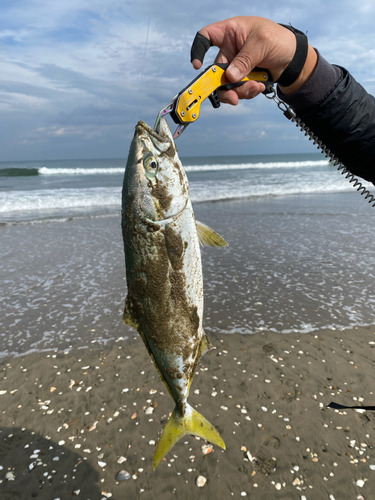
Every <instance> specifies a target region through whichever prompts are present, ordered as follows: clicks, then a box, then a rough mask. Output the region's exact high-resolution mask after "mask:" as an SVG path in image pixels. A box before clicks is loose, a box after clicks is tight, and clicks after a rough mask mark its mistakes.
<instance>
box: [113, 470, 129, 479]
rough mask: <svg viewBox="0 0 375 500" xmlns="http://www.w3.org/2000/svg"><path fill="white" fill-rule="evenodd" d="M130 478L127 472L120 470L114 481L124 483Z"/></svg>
mask: <svg viewBox="0 0 375 500" xmlns="http://www.w3.org/2000/svg"><path fill="white" fill-rule="evenodd" d="M131 477H132V476H131V474H129V472H127V471H126V470H120V471H119V472H118V473H117V474H116V478H115V479H116V480H117V481H126V480H127V479H130V478H131Z"/></svg>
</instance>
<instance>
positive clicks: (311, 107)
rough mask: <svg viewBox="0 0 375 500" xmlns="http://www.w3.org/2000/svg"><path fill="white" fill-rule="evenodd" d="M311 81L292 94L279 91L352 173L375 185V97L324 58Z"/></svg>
mask: <svg viewBox="0 0 375 500" xmlns="http://www.w3.org/2000/svg"><path fill="white" fill-rule="evenodd" d="M322 61H323V62H322ZM333 75H336V77H333ZM325 76H326V78H325ZM336 78H337V80H336V82H335V83H334V84H333V85H332V82H333V81H334V80H335V79H336ZM310 80H311V81H310ZM310 80H309V81H308V82H307V88H305V89H304V88H303V87H302V88H301V89H300V90H299V91H297V92H296V93H295V94H292V95H288V96H286V95H284V94H282V92H280V90H278V94H279V97H280V98H281V99H283V100H284V101H285V102H287V104H289V105H290V106H291V107H292V108H293V109H294V110H295V111H296V113H297V115H298V116H299V117H300V118H301V120H302V121H303V122H304V123H305V124H306V125H307V126H308V127H309V128H310V129H311V130H312V131H313V132H314V134H315V135H317V136H318V138H319V139H320V140H321V141H322V142H323V144H325V145H326V146H327V147H328V149H330V151H331V152H332V153H333V154H334V155H335V156H336V157H337V158H338V159H339V160H340V161H341V162H342V163H343V164H344V165H345V166H346V167H347V168H348V169H349V170H350V171H351V172H352V173H353V174H355V175H357V176H359V177H362V178H364V179H366V180H368V181H370V182H372V183H373V184H375V98H374V97H373V96H371V95H370V94H368V93H367V92H366V90H365V89H364V88H363V87H362V86H361V85H360V84H359V83H358V82H357V81H356V80H355V79H354V78H353V76H351V75H350V73H349V72H348V71H347V70H346V69H344V68H340V67H338V66H331V65H329V64H328V63H327V62H326V61H324V59H323V58H321V56H319V60H318V65H317V69H316V70H315V72H314V75H313V76H312V77H311V78H310ZM327 81H329V87H330V88H329V89H327V88H324V85H327ZM324 82H325V83H324ZM305 85H306V84H305ZM331 85H332V86H331ZM317 86H318V87H317ZM322 90H323V91H324V92H325V93H324V95H321V94H322ZM319 94H320V95H319ZM317 97H318V98H317Z"/></svg>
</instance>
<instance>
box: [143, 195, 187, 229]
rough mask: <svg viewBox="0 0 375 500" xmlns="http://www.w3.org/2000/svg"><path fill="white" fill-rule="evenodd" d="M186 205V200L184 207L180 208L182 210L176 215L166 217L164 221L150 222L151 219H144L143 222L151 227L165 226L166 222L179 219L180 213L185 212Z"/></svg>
mask: <svg viewBox="0 0 375 500" xmlns="http://www.w3.org/2000/svg"><path fill="white" fill-rule="evenodd" d="M187 204H188V200H186V201H185V205H184V206H183V207H182V209H181V210H180V211H179V212H177V213H176V214H173V215H169V216H168V217H166V218H165V219H161V220H152V219H147V218H145V219H144V221H145V222H146V223H147V224H151V225H154V224H156V225H158V226H165V224H167V223H168V222H170V221H171V220H173V219H174V220H175V219H178V218H179V217H180V215H181V214H182V212H183V211H184V210H185V208H186V206H187Z"/></svg>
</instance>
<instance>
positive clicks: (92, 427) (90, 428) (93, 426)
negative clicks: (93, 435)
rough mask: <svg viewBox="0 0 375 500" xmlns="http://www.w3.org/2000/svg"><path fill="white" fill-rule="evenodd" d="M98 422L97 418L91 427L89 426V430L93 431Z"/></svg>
mask: <svg viewBox="0 0 375 500" xmlns="http://www.w3.org/2000/svg"><path fill="white" fill-rule="evenodd" d="M98 422H99V420H97V421H96V422H94V423H93V424H92V425H91V427H89V432H91V431H93V430H94V429H96V424H97V423H98Z"/></svg>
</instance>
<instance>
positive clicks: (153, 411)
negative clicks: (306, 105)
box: [0, 160, 375, 500]
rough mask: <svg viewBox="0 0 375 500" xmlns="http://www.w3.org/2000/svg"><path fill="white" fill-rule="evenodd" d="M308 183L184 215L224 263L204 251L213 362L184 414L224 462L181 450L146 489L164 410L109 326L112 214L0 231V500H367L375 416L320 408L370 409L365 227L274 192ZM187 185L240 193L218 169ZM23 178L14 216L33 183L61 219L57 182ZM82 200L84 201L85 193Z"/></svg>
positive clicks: (199, 206)
mask: <svg viewBox="0 0 375 500" xmlns="http://www.w3.org/2000/svg"><path fill="white" fill-rule="evenodd" d="M201 162H203V160H201ZM253 165H254V164H253ZM198 167H199V165H197V168H198ZM43 168H44V167H43ZM113 168H114V167H113ZM204 168H206V167H204ZM236 168H237V167H236ZM241 168H242V167H241ZM251 168H253V167H252V166H251V165H250V167H249V170H251ZM259 168H260V167H258V166H257V167H256V168H255V167H254V170H255V174H254V176H255V177H254V179H255V178H256V175H258V174H257V172H258V170H257V169H259ZM272 168H274V167H272ZM306 168H311V169H313V168H318V166H316V165H315V166H314V165H313V166H312V167H306V165H302V166H301V167H300V166H296V165H295V166H294V167H290V166H288V167H285V169H281V170H282V175H281V174H279V173H278V172H279V170H280V167H275V169H274V170H272V173H271V175H270V176H269V177H268V182H269V191H268V194H267V195H265V196H260V197H251V196H250V197H248V198H241V197H239V198H236V199H227V200H221V199H218V200H214V201H208V202H203V201H202V200H200V201H199V200H198V201H195V202H194V211H195V215H196V218H197V219H198V220H200V221H202V222H204V223H206V224H209V225H210V226H211V227H212V228H213V229H215V230H216V231H218V232H219V233H220V234H221V235H222V236H223V237H225V238H226V240H227V241H228V243H229V246H228V247H227V248H203V249H202V264H203V276H204V294H205V309H204V319H203V325H204V329H205V331H206V333H207V334H208V336H209V338H210V340H211V342H212V344H213V349H212V351H210V352H209V353H207V354H206V355H205V356H204V357H203V358H202V359H201V361H200V362H199V364H198V366H197V370H196V374H195V377H194V380H193V383H192V385H191V390H190V396H189V402H190V403H191V404H192V405H193V406H194V407H196V408H197V409H198V411H199V412H200V413H202V415H203V416H204V417H206V418H207V419H208V420H209V421H210V422H211V423H212V424H213V425H214V426H216V427H217V429H218V430H219V432H220V434H221V435H222V437H223V439H224V441H225V443H226V450H225V451H223V450H221V449H219V448H217V447H215V446H214V447H212V448H211V447H207V446H206V445H207V443H205V442H204V441H203V440H198V439H197V438H195V437H192V436H188V437H186V438H183V439H182V440H181V441H180V442H179V443H178V444H177V445H176V446H175V447H174V448H173V449H172V450H171V452H170V453H169V454H168V455H167V456H166V457H165V458H166V460H164V461H163V462H162V463H161V464H160V466H159V467H158V468H157V469H156V471H153V470H152V458H153V453H154V450H155V446H156V442H157V440H158V436H159V435H160V433H161V431H162V429H163V427H164V425H165V423H166V422H167V420H168V417H169V414H170V413H171V412H172V410H173V407H174V404H173V401H172V399H171V397H170V395H169V394H168V392H167V390H166V388H165V386H164V385H163V383H162V382H161V380H160V378H159V376H158V374H157V372H156V370H155V367H154V366H153V364H152V362H151V360H150V358H149V356H148V353H147V351H146V348H145V347H144V345H143V342H142V340H141V339H140V338H139V336H138V334H137V333H136V332H135V331H134V330H132V329H131V328H129V327H128V326H126V325H124V324H123V323H122V320H121V316H122V311H123V307H124V302H125V296H126V281H125V266H124V253H123V243H122V239H121V229H120V212H119V207H117V206H113V207H112V208H109V207H108V206H102V207H101V208H100V207H99V208H98V207H97V206H96V205H95V206H91V207H89V208H86V209H84V208H78V207H70V208H69V209H67V208H64V207H63V206H62V205H61V206H60V208H58V209H56V208H54V209H53V210H52V209H48V210H47V208H46V207H45V208H43V209H41V210H39V211H38V210H36V209H35V210H34V209H33V210H31V208H30V211H27V210H25V212H24V213H23V212H22V211H21V210H20V211H18V212H17V213H16V212H13V213H10V212H9V213H6V212H4V213H3V214H2V225H1V226H0V238H1V248H2V257H1V260H0V281H1V314H0V373H1V375H0V412H1V413H0V414H1V420H0V431H1V436H0V439H1V443H2V446H1V447H0V498H1V499H2V500H3V499H4V500H8V499H9V500H10V499H14V498H18V499H29V498H41V499H52V500H55V499H60V500H62V499H65V498H70V497H71V496H77V497H78V498H82V499H85V500H93V499H96V498H99V499H103V498H113V499H119V500H120V499H123V498H131V499H133V498H134V499H138V498H140V499H142V498H144V499H156V498H160V497H161V496H163V498H165V499H167V500H168V499H175V498H177V499H187V498H191V496H195V497H197V498H201V499H208V498H225V499H226V498H228V499H230V498H240V497H241V498H242V497H247V498H251V499H256V500H257V499H259V500H263V499H266V498H267V499H268V498H281V499H292V500H294V499H296V500H312V499H316V498H318V499H325V498H326V499H329V500H333V499H336V500H338V499H340V498H344V497H345V498H347V499H351V498H353V499H357V500H360V499H361V498H365V499H370V498H371V497H372V491H373V484H374V479H373V475H374V474H375V470H374V469H375V456H374V454H373V441H374V428H375V426H374V425H373V421H374V413H373V412H372V411H366V412H358V411H355V410H353V409H343V410H339V411H338V410H333V409H331V408H327V405H328V404H329V403H331V401H334V402H335V403H338V404H341V405H348V406H350V405H359V406H361V405H374V404H375V397H374V394H373V390H374V384H373V378H374V376H373V373H374V372H373V370H374V351H373V348H374V345H375V320H374V315H373V310H374V301H375V293H374V292H375V289H374V284H373V283H374V278H375V276H374V264H375V257H374V255H373V251H372V244H373V243H372V242H373V230H372V219H371V217H372V215H373V209H372V208H371V207H370V206H369V205H368V204H367V203H365V202H364V201H363V198H361V196H359V194H358V193H355V192H347V191H343V192H341V191H340V192H323V191H320V192H306V193H304V192H300V193H297V194H290V193H289V194H288V192H285V193H284V194H283V195H278V194H277V193H274V192H273V191H272V189H273V188H272V186H273V183H275V184H277V186H279V182H280V179H281V177H283V176H284V177H285V178H287V176H288V175H289V177H288V179H289V180H288V183H289V184H288V186H289V187H291V186H292V179H293V176H294V177H297V178H298V177H299V176H303V175H304V171H305V169H306ZM319 168H320V167H319ZM322 168H323V167H322ZM324 168H325V167H324ZM293 169H294V170H293ZM240 170H241V169H240ZM270 170H271V167H270ZM287 170H288V172H289V173H288V172H287ZM292 170H293V172H295V173H293V172H292ZM244 171H246V172H247V170H246V169H244ZM69 175H70V174H69ZM93 175H96V174H93ZM97 175H102V174H97ZM113 175H120V174H118V173H114V174H113ZM192 175H193V178H192V179H189V181H190V185H191V186H192V190H193V191H194V190H195V192H196V193H197V192H199V189H200V188H199V185H200V184H202V185H203V184H204V181H205V177H207V178H208V176H214V178H215V179H216V183H217V185H220V183H221V181H223V182H224V180H225V177H227V176H228V175H229V177H230V176H231V175H232V177H233V179H235V178H237V177H241V174H240V173H238V172H237V173H236V174H235V173H234V171H233V172H229V174H228V172H227V171H226V170H220V168H219V169H218V170H217V173H216V174H215V173H212V172H209V171H206V170H203V171H199V172H198V173H197V172H194V171H193V172H192ZM215 175H216V177H215ZM246 175H248V178H247V179H245V180H246V182H248V185H249V186H250V184H251V175H250V174H249V173H247V174H246ZM259 175H260V174H259ZM194 176H195V177H194ZM273 176H277V177H273ZM34 177H35V179H34V181H35V182H38V183H39V184H38V185H35V190H34V191H33V190H32V189H31V188H30V190H31V191H32V197H33V198H30V197H29V198H28V197H27V195H26V194H27V193H26V191H23V193H24V194H23V195H22V196H24V199H25V200H26V202H27V203H31V201H30V200H32V199H33V200H37V197H39V198H38V200H39V201H40V200H43V199H47V198H43V196H44V195H43V196H42V195H41V194H35V193H40V192H41V191H38V190H37V189H36V187H38V189H40V187H41V184H40V183H43V182H49V183H50V184H48V185H49V187H50V188H51V189H50V190H49V191H48V193H49V194H48V196H49V198H48V199H50V198H52V197H54V199H57V200H60V202H61V200H65V201H64V203H65V202H66V200H67V199H68V198H67V192H66V191H64V190H65V189H68V187H67V186H66V184H68V183H69V182H71V183H73V180H70V181H68V178H69V179H70V177H69V176H68V177H67V179H66V180H64V185H65V187H64V188H61V189H60V187H61V186H60V187H59V189H56V195H54V196H52V195H53V190H52V184H53V182H55V183H58V182H62V181H53V182H52V181H50V180H48V181H45V179H44V178H42V176H38V175H35V176H34ZM39 177H41V178H40V179H38V178H39ZM51 177H52V176H51ZM87 177H89V176H87ZM259 178H260V177H259ZM36 179H38V181H37V180H36ZM79 179H81V177H79ZM106 179H107V178H106ZM212 179H213V177H211V181H212ZM301 179H302V177H301ZM227 180H228V179H227ZM6 182H8V183H9V184H8V188H9V190H11V185H10V184H11V181H6ZM79 182H81V181H77V185H78V184H79ZM90 182H91V184H90V185H91V187H90V188H86V187H84V186H85V185H84V184H82V186H83V187H82V190H81V194H82V196H83V197H84V196H86V195H87V197H86V198H85V199H86V200H89V199H90V200H93V199H94V194H95V193H97V191H96V190H97V185H96V184H98V183H99V177H98V178H96V180H95V181H94V180H92V181H90ZM106 182H107V183H112V184H113V185H115V186H117V185H118V180H117V181H114V180H113V179H112V180H111V181H108V179H107V180H106ZM207 182H208V181H207ZM233 182H234V181H233ZM236 182H237V181H236ZM254 182H255V181H254ZM82 183H83V181H82ZM229 184H230V182H229ZM25 185H26V184H25ZM300 186H302V181H301V184H300ZM5 187H6V186H5ZM69 189H70V187H69ZM88 189H90V190H91V191H89V193H90V194H88ZM108 189H109V190H110V189H111V188H110V186H109V187H108ZM116 189H117V188H116ZM220 189H221V188H220ZM220 189H218V190H217V194H218V198H220ZM278 189H279V187H278ZM288 189H289V188H288ZM61 190H63V193H61ZM4 193H5V194H4ZM25 193H26V194H25ZM64 193H65V194H64ZM85 193H86V195H85ZM101 193H102V192H101ZM202 193H203V191H202ZM102 194H103V193H102ZM3 196H6V189H5V188H4V191H3ZM17 196H18V200H19V204H20V206H21V204H22V199H23V198H22V197H21V196H20V195H19V194H18V195H17V193H16V191H15V190H14V191H12V197H13V198H14V199H16V197H17ZM59 196H60V198H59ZM69 196H70V197H71V198H69V199H73V195H72V193H70V194H69ZM202 196H203V194H202ZM64 197H65V198H64ZM9 199H10V198H9ZM26 202H25V203H26ZM61 203H62V202H61ZM25 207H26V205H25ZM56 210H57V211H56ZM120 472H121V473H120ZM119 473H120V475H118V474H119ZM199 476H202V477H203V478H204V479H203V480H202V479H200V481H202V483H201V484H203V483H204V485H203V486H198V485H197V478H198V477H199ZM116 478H117V479H116Z"/></svg>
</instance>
